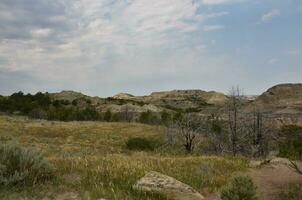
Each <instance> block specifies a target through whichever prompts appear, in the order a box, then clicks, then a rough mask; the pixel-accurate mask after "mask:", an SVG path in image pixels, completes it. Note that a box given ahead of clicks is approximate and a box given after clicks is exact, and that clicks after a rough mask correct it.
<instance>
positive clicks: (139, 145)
mask: <svg viewBox="0 0 302 200" xmlns="http://www.w3.org/2000/svg"><path fill="white" fill-rule="evenodd" d="M126 145H127V148H128V149H130V150H143V151H153V150H155V148H156V147H158V146H159V145H160V144H159V142H158V141H156V140H151V139H147V138H142V137H135V138H129V139H128V140H127V142H126Z"/></svg>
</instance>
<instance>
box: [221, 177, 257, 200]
mask: <svg viewBox="0 0 302 200" xmlns="http://www.w3.org/2000/svg"><path fill="white" fill-rule="evenodd" d="M221 199H222V200H256V199H257V197H256V187H255V186H254V183H253V181H252V179H251V178H250V177H249V176H236V177H233V178H232V179H230V180H229V182H228V183H227V184H226V186H224V187H223V188H222V190H221Z"/></svg>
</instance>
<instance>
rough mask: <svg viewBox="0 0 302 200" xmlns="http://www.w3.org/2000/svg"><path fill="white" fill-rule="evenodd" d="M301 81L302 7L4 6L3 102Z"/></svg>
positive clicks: (161, 3)
mask: <svg viewBox="0 0 302 200" xmlns="http://www.w3.org/2000/svg"><path fill="white" fill-rule="evenodd" d="M284 82H302V1H301V0H286V1H285V0H1V1H0V94H4V95H7V94H11V93H13V92H16V91H19V90H22V91H24V92H31V93H34V92H37V91H50V92H55V91H61V90H76V91H81V92H83V93H86V94H88V95H98V96H109V95H113V94H115V93H118V92H129V93H132V94H135V95H142V94H148V93H150V92H152V91H160V90H170V89H203V90H216V91H221V92H227V91H228V89H229V88H230V87H231V86H234V85H240V87H241V88H244V91H245V93H246V94H258V93H261V92H263V91H264V90H266V89H267V88H268V87H270V86H272V85H274V84H277V83H284Z"/></svg>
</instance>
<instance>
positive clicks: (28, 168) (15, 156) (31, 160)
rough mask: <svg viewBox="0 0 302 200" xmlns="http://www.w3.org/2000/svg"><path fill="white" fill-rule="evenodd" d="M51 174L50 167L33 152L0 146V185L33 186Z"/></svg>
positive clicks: (9, 145)
mask: <svg viewBox="0 0 302 200" xmlns="http://www.w3.org/2000/svg"><path fill="white" fill-rule="evenodd" d="M52 173H53V167H52V165H51V164H50V163H49V162H48V161H47V160H45V159H44V158H43V156H42V155H41V154H40V153H38V152H36V151H35V150H33V149H28V148H23V147H20V146H18V145H16V144H0V185H6V186H7V185H35V184H36V183H37V182H43V181H45V180H47V179H49V178H50V177H51V176H52Z"/></svg>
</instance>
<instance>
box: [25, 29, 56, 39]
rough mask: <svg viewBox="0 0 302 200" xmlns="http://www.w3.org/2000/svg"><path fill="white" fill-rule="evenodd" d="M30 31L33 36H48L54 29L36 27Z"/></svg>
mask: <svg viewBox="0 0 302 200" xmlns="http://www.w3.org/2000/svg"><path fill="white" fill-rule="evenodd" d="M30 33H31V35H32V36H33V37H47V36H49V34H51V33H52V30H51V29H49V28H44V29H34V30H31V32H30Z"/></svg>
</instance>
